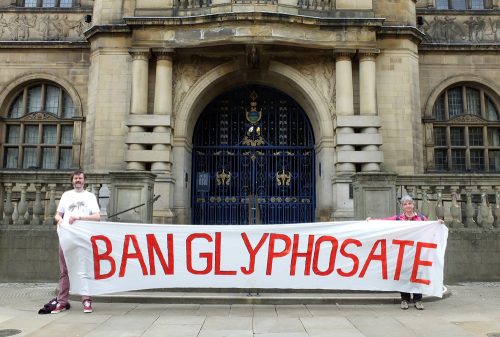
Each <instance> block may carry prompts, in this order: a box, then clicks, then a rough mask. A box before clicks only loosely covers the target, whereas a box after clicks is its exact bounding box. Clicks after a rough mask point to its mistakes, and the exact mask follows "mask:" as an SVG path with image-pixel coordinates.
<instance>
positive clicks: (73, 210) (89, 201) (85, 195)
mask: <svg viewBox="0 0 500 337" xmlns="http://www.w3.org/2000/svg"><path fill="white" fill-rule="evenodd" d="M57 212H58V213H62V214H63V223H68V219H69V217H70V216H71V215H73V216H75V217H79V216H87V215H91V214H95V213H99V212H100V209H99V204H98V203H97V199H96V197H95V195H93V194H92V193H90V192H89V191H87V190H83V191H81V192H76V191H75V190H69V191H66V192H64V193H63V195H62V196H61V201H59V206H57Z"/></svg>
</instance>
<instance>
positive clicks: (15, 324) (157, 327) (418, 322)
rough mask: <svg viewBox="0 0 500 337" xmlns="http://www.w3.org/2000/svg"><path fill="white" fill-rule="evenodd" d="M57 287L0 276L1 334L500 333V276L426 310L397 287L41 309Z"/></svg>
mask: <svg viewBox="0 0 500 337" xmlns="http://www.w3.org/2000/svg"><path fill="white" fill-rule="evenodd" d="M56 286H57V285H56V284H52V283H43V284H40V283H35V284H33V283H30V284H20V283H0V337H7V336H18V337H19V336H36V337H44V336H46V337H49V336H50V337H58V336H64V337H66V336H85V337H97V336H103V337H117V336H127V337H129V336H130V337H135V336H141V337H155V336H162V337H164V336H168V337H247V336H248V337H250V336H252V337H326V336H340V337H396V336H397V337H401V336H422V337H423V336H425V337H471V336H474V337H479V336H481V337H500V282H481V283H460V284H456V285H448V286H447V292H446V296H444V297H443V299H437V298H424V303H425V310H423V311H420V310H416V309H415V308H414V307H413V306H412V307H410V309H408V310H401V309H400V308H399V303H397V302H399V301H398V300H397V294H396V293H389V294H387V293H385V294H380V293H362V292H352V293H349V292H347V293H346V292H344V293H330V294H326V293H309V294H308V295H307V296H305V295H304V294H297V293H292V292H283V293H275V294H259V295H257V294H255V293H254V294H250V295H249V294H231V295H228V294H227V293H226V294H224V293H222V294H215V293H205V294H203V293H201V292H198V294H194V295H193V294H191V295H189V292H187V291H184V292H177V293H175V292H174V293H170V294H168V291H164V292H158V291H154V292H131V293H123V294H118V295H115V296H114V297H106V296H101V297H95V298H94V303H93V306H94V312H93V313H91V314H84V313H83V311H82V307H81V304H80V303H79V302H78V301H76V300H75V301H72V302H71V303H72V308H71V310H68V311H64V312H62V313H60V314H57V315H54V314H49V315H38V309H40V308H41V307H42V306H43V304H44V303H46V302H47V301H48V300H50V299H51V298H53V297H54V295H55V289H56ZM165 293H167V294H165ZM176 296H177V297H178V298H177V299H175V297H176ZM196 296H197V298H198V299H197V298H196ZM207 296H212V297H217V298H216V299H214V298H212V299H211V300H210V301H205V302H204V301H202V300H201V298H206V297H207ZM224 296H226V297H231V298H236V297H238V298H239V299H238V300H227V299H226V300H225V299H224ZM262 296H267V297H268V298H270V299H268V300H266V301H262V300H261V301H260V302H259V300H258V299H259V297H262ZM301 296H302V298H301ZM181 297H184V298H185V300H184V302H183V301H182V300H181V299H180V298H181ZM245 297H247V298H252V299H251V300H247V301H246V302H245V301H243V300H242V298H245ZM306 297H308V298H309V299H307V298H306ZM72 298H74V297H72ZM186 298H187V299H186ZM279 298H286V300H284V301H282V302H280V300H279ZM314 298H316V299H317V298H327V299H328V300H325V301H317V300H314ZM290 299H294V300H290ZM256 300H257V301H256ZM210 303H218V304H210ZM272 303H275V304H272ZM280 303H283V304H280Z"/></svg>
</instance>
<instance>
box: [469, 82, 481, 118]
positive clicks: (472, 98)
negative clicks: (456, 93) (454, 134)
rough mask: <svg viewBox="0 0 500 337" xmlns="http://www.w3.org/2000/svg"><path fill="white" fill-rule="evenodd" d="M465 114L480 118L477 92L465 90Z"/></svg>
mask: <svg viewBox="0 0 500 337" xmlns="http://www.w3.org/2000/svg"><path fill="white" fill-rule="evenodd" d="M466 92H467V113H469V114H471V115H479V116H481V101H480V99H479V90H476V89H472V88H467V90H466Z"/></svg>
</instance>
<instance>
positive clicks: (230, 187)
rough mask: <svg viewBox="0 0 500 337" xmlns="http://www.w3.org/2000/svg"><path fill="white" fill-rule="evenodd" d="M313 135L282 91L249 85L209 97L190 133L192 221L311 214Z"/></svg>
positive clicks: (296, 218) (307, 217)
mask: <svg viewBox="0 0 500 337" xmlns="http://www.w3.org/2000/svg"><path fill="white" fill-rule="evenodd" d="M314 158H315V153H314V137H313V133H312V128H311V125H310V122H309V120H308V119H307V116H306V114H305V113H304V111H303V110H302V108H301V107H300V106H299V105H298V104H297V103H296V102H295V101H294V100H293V99H292V98H291V97H289V96H287V95H286V94H284V93H282V92H280V91H278V90H276V89H273V88H270V87H265V86H260V85H249V86H244V87H239V88H236V89H233V90H231V91H230V92H227V93H225V94H222V95H220V96H219V97H217V98H216V99H215V100H213V101H212V102H211V103H210V104H209V105H208V106H207V107H206V108H205V110H204V111H203V113H202V115H201V116H200V118H199V120H198V122H197V124H196V127H195V132H194V136H193V177H194V183H193V184H192V219H193V222H194V223H195V224H279V223H297V222H312V221H314V210H315V204H316V203H315V175H314V167H315V165H314Z"/></svg>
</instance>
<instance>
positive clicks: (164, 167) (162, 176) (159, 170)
mask: <svg viewBox="0 0 500 337" xmlns="http://www.w3.org/2000/svg"><path fill="white" fill-rule="evenodd" d="M153 52H154V54H155V56H156V82H155V96H154V114H155V115H163V116H168V117H171V116H172V107H173V101H172V96H173V75H172V74H173V63H172V58H173V51H172V50H170V49H153ZM162 120H164V121H169V123H165V124H160V125H156V126H154V128H153V136H154V139H155V143H154V144H153V147H152V150H153V151H154V152H155V153H156V154H157V157H156V158H155V159H156V160H157V161H154V162H153V163H152V164H151V171H152V172H154V173H155V174H156V175H157V176H156V181H155V187H154V193H155V195H157V196H158V195H159V196H160V198H159V199H158V201H157V202H156V203H154V205H153V207H154V214H155V217H154V218H153V222H155V223H172V220H173V216H174V214H173V212H172V207H173V202H172V199H173V190H174V179H173V178H172V163H171V152H172V139H171V137H172V125H171V123H170V121H172V119H171V118H168V119H162Z"/></svg>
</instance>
